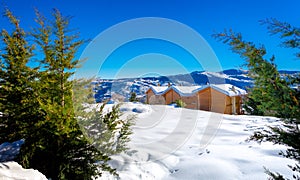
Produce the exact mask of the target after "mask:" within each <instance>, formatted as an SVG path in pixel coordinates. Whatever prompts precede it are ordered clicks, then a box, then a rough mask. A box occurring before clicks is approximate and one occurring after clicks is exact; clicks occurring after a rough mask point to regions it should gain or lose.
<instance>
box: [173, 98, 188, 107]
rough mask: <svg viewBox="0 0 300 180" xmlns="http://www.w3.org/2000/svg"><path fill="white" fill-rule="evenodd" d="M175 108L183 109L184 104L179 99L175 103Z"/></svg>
mask: <svg viewBox="0 0 300 180" xmlns="http://www.w3.org/2000/svg"><path fill="white" fill-rule="evenodd" d="M175 103H176V106H177V107H185V106H186V104H185V102H183V101H182V100H181V99H178V100H176V101H175Z"/></svg>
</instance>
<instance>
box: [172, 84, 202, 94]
mask: <svg viewBox="0 0 300 180" xmlns="http://www.w3.org/2000/svg"><path fill="white" fill-rule="evenodd" d="M203 87H204V86H172V88H173V89H174V91H176V92H177V93H178V94H180V95H181V96H190V95H193V94H194V93H196V92H197V91H199V90H200V89H203Z"/></svg>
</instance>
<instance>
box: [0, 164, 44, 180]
mask: <svg viewBox="0 0 300 180" xmlns="http://www.w3.org/2000/svg"><path fill="white" fill-rule="evenodd" d="M20 179H22V180H47V178H46V176H44V175H43V174H42V173H40V172H39V171H37V170H34V169H23V168H22V166H21V165H19V164H18V163H16V162H5V163H1V164H0V180H20Z"/></svg>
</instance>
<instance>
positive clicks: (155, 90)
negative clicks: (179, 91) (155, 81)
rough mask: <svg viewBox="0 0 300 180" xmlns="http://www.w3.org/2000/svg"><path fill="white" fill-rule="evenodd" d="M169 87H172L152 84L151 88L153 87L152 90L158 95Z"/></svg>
mask: <svg viewBox="0 0 300 180" xmlns="http://www.w3.org/2000/svg"><path fill="white" fill-rule="evenodd" d="M168 88H170V87H169V86H150V89H152V91H153V92H154V94H156V95H160V94H164V93H165V92H166V90H167V89H168Z"/></svg>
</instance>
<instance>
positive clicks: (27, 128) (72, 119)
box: [0, 10, 131, 179]
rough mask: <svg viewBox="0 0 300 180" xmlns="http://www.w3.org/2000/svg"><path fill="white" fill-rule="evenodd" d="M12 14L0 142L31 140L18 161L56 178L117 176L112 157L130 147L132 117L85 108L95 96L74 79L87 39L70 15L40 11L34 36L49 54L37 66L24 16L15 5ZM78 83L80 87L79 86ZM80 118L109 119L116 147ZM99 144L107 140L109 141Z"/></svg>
mask: <svg viewBox="0 0 300 180" xmlns="http://www.w3.org/2000/svg"><path fill="white" fill-rule="evenodd" d="M6 16H7V17H8V18H9V20H10V22H11V23H12V24H13V25H14V30H13V32H12V33H11V34H10V33H8V32H7V31H6V30H3V31H2V33H1V36H2V39H3V47H4V49H3V53H2V52H1V57H0V61H1V64H0V82H1V86H0V105H1V106H0V112H1V115H0V142H5V141H16V140H19V139H25V143H24V144H23V145H22V147H21V150H20V153H19V155H18V157H17V159H15V160H16V161H18V163H19V164H21V165H22V166H23V167H24V168H34V169H37V170H39V171H40V172H42V173H43V174H45V175H46V176H47V177H48V178H51V179H93V178H94V177H97V176H101V172H102V171H109V172H110V173H112V174H115V175H117V173H116V170H115V169H113V168H111V167H110V166H109V165H108V163H107V162H108V161H109V160H110V155H112V154H116V153H119V152H121V151H124V150H126V143H127V142H128V141H129V137H128V136H129V135H130V133H131V130H130V125H131V122H130V121H124V120H119V118H120V111H119V109H118V106H116V107H114V108H113V109H112V112H110V113H106V114H105V115H104V114H102V113H103V112H102V111H100V112H96V113H94V114H93V115H92V114H90V113H85V112H84V110H85V109H84V107H83V106H82V104H83V103H84V102H85V103H86V102H88V103H90V102H91V100H90V99H91V97H93V96H92V95H91V94H90V93H89V92H90V89H89V88H90V87H89V86H86V83H85V82H80V80H71V79H70V77H71V75H72V74H73V72H74V68H75V67H77V66H78V65H79V60H76V59H75V54H76V52H77V50H78V48H79V46H80V45H81V44H82V43H83V41H82V40H78V36H77V34H74V33H72V32H70V31H68V24H69V20H70V19H69V18H68V17H67V18H66V17H63V16H62V15H61V14H60V12H59V11H57V10H55V11H54V13H53V17H54V22H52V21H48V20H47V19H46V18H45V17H43V16H42V15H40V14H39V12H37V19H36V22H37V23H38V25H39V27H38V28H36V29H35V30H34V32H33V33H32V34H31V35H32V36H33V38H34V40H35V44H36V45H37V50H41V52H42V54H43V55H44V59H41V60H40V67H38V68H33V67H29V66H28V65H27V64H28V63H29V62H30V58H31V57H32V56H33V55H34V54H33V50H34V48H33V45H30V43H28V42H27V41H26V37H27V34H26V33H25V32H24V31H23V29H21V28H20V27H19V20H18V19H17V18H15V17H14V16H13V15H12V13H11V12H10V11H9V10H6ZM78 82H79V83H78ZM76 88H78V89H79V91H73V90H74V89H76ZM78 92H79V93H78ZM85 93H86V95H84V94H85ZM82 96H83V98H82ZM84 96H86V97H84ZM75 98H76V99H75ZM74 103H75V104H74ZM74 110H75V112H79V114H75V113H74ZM91 117H92V119H91ZM97 117H100V119H97ZM80 118H83V119H89V120H91V121H95V122H100V123H102V122H104V124H102V125H105V126H106V129H105V130H104V131H103V132H101V133H102V134H105V138H106V139H105V140H108V142H109V143H110V145H111V146H113V147H109V146H107V147H106V148H107V149H106V150H107V151H101V149H100V148H99V147H97V146H95V142H96V141H92V140H91V138H90V137H87V136H85V135H86V133H85V131H84V133H83V132H82V129H84V128H81V127H80V126H79V124H78V120H80ZM97 120H99V121H97ZM120 124H122V126H119V125H120ZM97 143H98V144H99V145H102V144H106V145H107V143H106V142H105V141H103V140H97Z"/></svg>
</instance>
